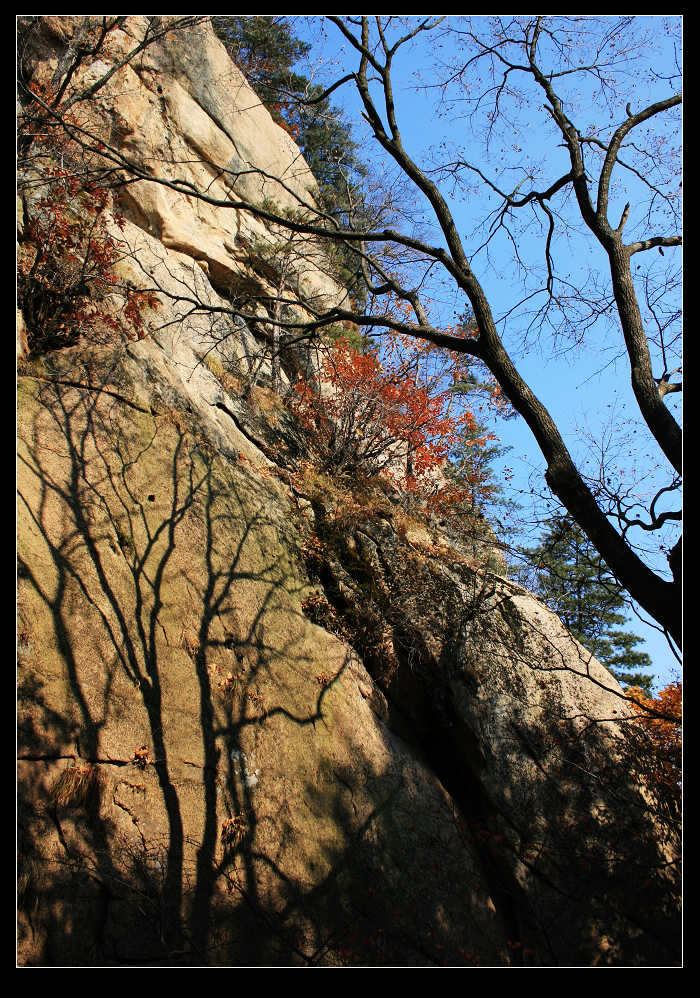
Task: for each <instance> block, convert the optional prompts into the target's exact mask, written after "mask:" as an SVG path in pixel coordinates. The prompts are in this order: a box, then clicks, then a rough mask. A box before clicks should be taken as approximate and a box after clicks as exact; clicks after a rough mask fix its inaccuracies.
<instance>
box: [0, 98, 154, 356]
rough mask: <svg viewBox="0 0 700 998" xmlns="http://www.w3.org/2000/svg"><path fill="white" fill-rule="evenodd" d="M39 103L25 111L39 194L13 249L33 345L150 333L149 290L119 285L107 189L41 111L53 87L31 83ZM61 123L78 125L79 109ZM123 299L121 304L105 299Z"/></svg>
mask: <svg viewBox="0 0 700 998" xmlns="http://www.w3.org/2000/svg"><path fill="white" fill-rule="evenodd" d="M36 93H37V97H38V98H39V100H38V101H35V102H33V103H32V104H31V105H30V108H33V109H34V113H35V114H36V117H31V118H30V119H29V120H30V121H32V122H33V123H34V124H33V127H34V128H35V130H36V131H35V134H34V136H33V142H34V146H33V149H34V150H35V152H36V153H37V154H38V153H40V155H37V157H36V158H37V162H39V161H40V160H41V159H44V160H48V162H49V164H51V165H46V166H44V168H43V169H42V171H41V183H42V188H43V190H44V191H45V193H44V195H43V196H42V197H40V198H38V199H36V200H33V201H32V202H31V208H30V212H29V218H28V221H27V224H26V228H25V232H24V236H23V239H22V243H21V245H20V248H19V252H18V303H19V305H20V306H21V308H22V312H23V315H24V318H25V321H26V324H27V328H28V330H29V334H30V347H31V348H32V349H51V348H54V347H60V346H68V345H71V344H72V343H75V342H77V340H78V339H80V338H88V339H93V340H102V341H104V340H107V339H110V338H112V337H113V336H115V335H117V334H122V335H124V336H125V337H127V338H129V339H143V337H144V336H146V335H147V333H148V329H147V328H146V325H145V322H144V319H143V315H142V312H143V310H144V309H146V308H148V309H156V308H158V307H159V306H160V301H159V299H158V298H157V297H156V295H155V294H154V293H153V292H152V291H139V290H136V289H134V288H131V287H129V286H124V285H123V283H120V282H119V279H118V277H117V274H116V266H117V264H118V262H119V260H120V259H121V258H122V257H123V255H124V247H123V246H122V245H121V244H120V242H119V241H118V239H117V238H116V236H115V235H114V234H113V231H110V225H111V224H114V225H116V227H118V228H119V229H123V227H124V220H123V218H122V217H121V215H120V214H119V212H118V211H117V210H116V208H115V207H114V205H113V196H112V194H111V192H110V191H109V190H108V189H107V188H106V187H105V186H104V185H102V184H101V183H100V181H99V179H97V178H98V177H99V172H100V171H98V170H96V169H95V164H94V163H92V162H91V160H90V157H89V156H88V155H87V154H86V152H85V150H84V149H82V148H81V147H80V146H79V144H78V143H77V142H73V141H71V140H70V139H69V138H68V133H67V132H66V130H65V129H64V128H63V127H62V126H61V124H60V123H59V120H58V115H59V112H60V110H61V108H60V104H59V105H58V107H56V108H55V109H54V113H55V115H56V116H55V117H52V116H50V115H48V114H43V113H42V112H43V107H42V105H47V106H48V105H51V104H53V100H52V93H51V90H50V88H46V87H44V88H39V87H37V88H36ZM63 120H64V122H65V124H66V125H69V126H70V125H75V126H78V125H80V121H79V120H78V117H77V113H75V112H73V111H69V112H66V113H65V114H63ZM113 293H116V294H117V295H118V296H119V298H121V303H120V304H119V305H118V307H115V305H114V304H112V305H111V306H109V305H108V304H107V301H106V299H107V296H108V295H110V294H113Z"/></svg>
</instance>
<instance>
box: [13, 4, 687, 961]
mask: <svg viewBox="0 0 700 998" xmlns="http://www.w3.org/2000/svg"><path fill="white" fill-rule="evenodd" d="M149 23H150V22H149V21H148V20H147V19H146V18H142V17H133V18H132V17H130V18H127V19H126V20H125V21H124V22H123V25H122V28H121V29H120V31H119V32H115V37H114V42H113V46H112V48H111V49H110V58H111V59H112V60H113V61H114V63H116V62H118V61H119V59H120V56H121V57H123V55H124V53H126V52H128V51H130V50H131V49H132V48H133V46H134V45H135V44H137V43H138V40H139V39H140V38H142V37H143V33H144V32H145V31H146V29H147V26H148V25H149ZM80 24H81V19H80V18H59V17H47V18H44V19H42V20H41V24H40V25H39V28H38V29H37V32H36V38H35V40H34V42H33V46H34V47H33V49H32V52H33V56H32V59H33V61H32V59H29V56H28V57H27V58H28V61H29V65H30V68H31V71H32V72H33V73H34V75H35V78H36V79H42V78H46V79H50V78H52V77H53V75H54V73H55V72H56V69H57V67H58V66H59V64H60V61H61V60H62V59H64V60H65V58H66V52H67V51H68V50H69V49H70V46H71V44H72V43H74V41H75V38H76V33H77V32H78V31H79V29H80ZM188 32H189V33H186V32H181V33H175V35H174V36H173V38H172V39H168V40H167V41H164V42H163V43H157V44H154V45H153V46H152V47H149V48H147V49H145V50H144V52H143V53H142V54H141V55H140V56H139V57H138V58H137V59H135V60H133V61H132V62H130V63H129V64H128V65H127V66H125V67H124V68H123V69H122V70H120V71H119V72H118V73H116V74H115V75H114V77H113V78H112V79H111V80H110V83H109V84H108V85H107V87H106V88H105V91H106V92H105V94H104V96H103V98H102V100H103V107H102V119H103V124H104V128H105V129H106V131H107V132H108V134H109V137H110V141H111V142H112V143H114V144H115V145H116V146H118V148H119V149H120V150H122V151H123V153H124V154H125V155H128V156H130V157H133V158H134V161H135V162H138V164H140V166H141V167H142V168H143V169H146V166H147V164H149V163H150V164H154V163H156V164H157V168H158V170H160V171H166V172H167V171H168V170H171V171H175V170H177V175H178V176H180V177H186V179H187V180H188V182H191V183H193V184H197V185H198V186H199V187H201V186H202V184H203V183H205V182H206V184H207V187H208V190H210V191H211V192H212V198H213V200H216V199H217V192H218V193H219V194H221V195H222V197H224V196H225V197H227V198H230V196H231V192H232V191H233V192H234V193H235V195H236V197H240V199H241V201H242V202H246V201H247V202H248V203H250V202H255V203H260V202H261V200H262V199H263V198H269V199H270V200H273V201H275V203H277V204H278V205H280V206H283V207H288V208H294V209H295V210H296V209H298V208H299V205H300V201H301V200H306V199H311V198H313V196H314V190H315V182H314V180H313V178H312V177H311V175H310V173H309V171H308V168H307V167H306V165H305V164H304V162H303V160H302V158H301V156H300V154H299V151H298V149H297V148H296V146H295V145H294V144H293V142H292V141H291V139H290V138H289V136H288V135H286V133H284V132H283V131H282V130H281V129H279V128H278V127H277V126H276V125H275V124H274V123H273V122H272V119H271V118H270V117H269V115H268V114H267V111H265V109H264V108H263V107H262V106H261V105H260V103H259V101H258V99H257V97H256V95H255V94H254V93H253V91H252V90H251V89H250V87H249V86H248V84H247V83H246V81H245V80H244V79H243V78H242V76H241V75H240V73H239V72H238V70H237V69H236V68H235V67H234V66H233V65H232V64H231V62H230V60H229V59H228V57H227V55H226V53H225V51H224V49H223V48H222V46H221V45H220V44H219V42H218V41H217V39H216V38H215V36H214V34H213V32H212V31H211V28H210V27H209V26H208V24H206V23H203V24H197V25H195V26H193V27H192V28H191V29H188ZM114 63H113V64H114ZM107 68H108V65H107V63H105V65H104V66H103V65H97V64H94V63H93V64H92V65H88V66H86V68H85V69H84V70H81V72H84V73H85V74H87V79H88V81H89V80H90V79H91V78H92V77H91V76H90V75H89V74H93V75H95V76H96V78H99V77H98V76H97V75H96V74H103V73H104V72H105V70H106V69H107ZM221 166H225V168H226V170H228V171H229V172H228V173H227V174H226V175H225V176H219V174H218V173H217V169H218V168H219V167H221ZM215 167H216V169H215ZM183 170H185V171H186V172H185V173H183V172H182V171H183ZM173 175H175V174H174V173H173ZM39 210H40V209H39V207H38V203H37V201H36V199H32V197H31V196H27V197H25V199H24V202H23V205H22V212H23V219H31V217H32V212H36V211H39ZM124 210H125V211H126V215H127V219H126V223H125V225H124V228H123V230H121V229H120V230H119V231H120V232H121V234H122V236H123V238H124V239H125V240H126V241H127V242H128V244H129V248H130V250H129V254H127V255H126V257H125V259H124V261H123V263H122V266H123V268H124V271H123V273H124V274H129V275H131V276H130V279H132V280H133V281H134V282H135V283H138V281H139V280H143V275H144V274H146V275H148V277H149V279H150V280H153V281H156V282H160V284H161V286H162V288H163V289H164V293H163V304H162V310H161V311H159V312H158V316H159V319H160V320H163V319H165V320H166V321H165V322H164V321H160V322H159V325H160V326H161V328H160V329H159V330H156V331H154V332H153V334H152V335H151V336H149V337H147V338H145V339H143V340H141V341H139V342H125V343H121V342H119V343H113V344H106V345H104V344H103V345H95V344H94V343H85V344H82V343H81V344H78V345H76V346H73V347H70V348H68V349H63V350H57V351H54V352H52V353H48V354H46V355H45V356H30V358H29V359H28V360H23V361H22V362H21V364H20V367H19V379H18V464H17V468H18V592H17V596H18V631H17V634H18V642H17V648H18V753H19V762H18V790H19V805H18V817H19V838H18V842H19V863H18V869H19V920H18V929H19V942H18V954H19V955H18V960H19V962H20V963H21V964H22V965H33V966H40V965H42V966H43V965H50V966H56V965H68V966H75V965H86V964H87V965H96V966H108V965H159V966H160V965H162V966H176V965H194V966H200V965H201V966H209V965H228V966H238V965H247V966H276V965H283V966H286V965H299V966H314V965H322V966H342V965H352V964H361V965H369V966H442V965H449V966H479V965H481V966H511V965H523V964H525V965H536V966H549V965H565V966H566V965H569V966H572V965H573V966H578V965H582V966H590V965H604V964H611V965H626V964H630V965H664V966H666V965H672V964H673V963H674V962H675V961H677V960H678V939H679V932H678V923H677V919H678V915H677V911H676V910H675V906H674V902H673V897H674V885H673V883H672V882H671V880H670V874H669V877H668V878H667V876H666V874H665V873H664V872H663V870H664V869H665V868H666V864H667V861H668V860H669V859H672V858H673V857H672V856H671V855H670V854H669V845H668V843H667V842H665V841H664V840H663V839H662V837H661V836H660V835H659V833H658V829H657V827H656V825H655V824H654V822H653V820H652V818H651V816H650V813H649V807H648V806H647V798H646V796H645V792H644V789H643V788H642V787H640V786H639V785H638V784H637V783H636V782H635V778H634V775H633V773H632V771H631V770H630V769H629V767H628V766H627V765H626V764H625V756H624V746H625V743H624V741H623V740H622V737H621V736H622V732H623V730H624V724H625V718H626V717H627V716H628V707H627V704H626V703H625V701H624V698H623V697H622V695H621V690H620V687H619V686H618V685H617V683H616V682H615V680H614V679H613V678H612V677H611V676H610V675H609V674H608V673H607V672H606V671H605V670H604V669H603V668H602V666H601V665H600V664H599V663H598V662H596V661H595V660H594V659H593V658H592V657H591V656H590V655H589V654H588V653H587V652H586V650H585V649H584V648H582V646H581V645H579V644H578V643H577V642H576V641H575V640H574V639H573V638H572V637H571V636H570V635H569V634H568V633H567V632H566V630H565V629H564V627H563V625H562V624H561V622H560V621H559V620H558V618H556V617H555V616H554V615H553V614H552V613H551V612H550V611H548V610H547V609H546V608H545V607H544V606H542V604H540V603H539V602H538V601H537V600H536V599H535V598H534V597H533V596H532V595H531V594H529V593H528V592H527V591H525V590H524V589H522V588H520V587H519V586H516V585H515V584H513V583H511V582H510V581H508V579H506V578H505V577H503V575H502V574H496V573H495V572H494V571H492V570H491V569H492V568H493V567H494V565H495V566H496V568H497V570H498V571H500V570H501V568H500V563H499V562H498V559H494V558H493V557H491V555H490V554H489V551H491V552H493V543H492V541H493V536H492V534H491V533H490V531H488V530H487V528H486V527H485V526H484V525H479V524H478V523H476V521H475V523H474V524H472V525H471V528H472V529H471V533H470V532H469V531H466V532H465V536H464V537H462V539H461V541H459V543H458V542H457V541H456V540H455V537H454V536H449V535H448V534H447V533H445V532H444V531H442V530H441V529H440V528H437V527H436V526H435V525H433V524H430V523H427V522H421V521H420V520H419V519H416V518H412V517H409V516H407V515H406V513H405V512H404V511H403V510H402V508H401V505H400V503H398V502H397V498H396V495H395V494H394V493H392V492H391V490H388V489H387V490H381V489H379V488H374V489H368V490H366V491H364V492H363V491H362V490H361V489H357V488H356V489H354V490H351V489H349V488H348V486H347V484H346V483H344V482H342V481H335V482H334V481H332V480H330V479H327V478H324V476H322V475H320V474H314V473H313V472H310V471H309V470H308V468H307V470H306V472H304V473H302V471H300V469H303V468H304V467H305V466H304V456H305V455H304V437H303V432H302V430H301V429H300V427H298V426H296V425H295V423H294V419H293V417H292V415H291V413H290V411H289V410H288V408H287V407H286V406H285V404H284V393H283V392H282V393H277V392H274V391H272V390H271V389H270V388H269V386H268V385H267V383H266V379H265V374H266V373H268V372H269V365H268V366H267V367H266V366H265V364H266V363H267V362H266V361H265V353H264V349H262V347H264V342H263V341H262V340H261V334H260V331H259V330H257V331H256V330H251V328H249V326H247V325H245V324H243V323H235V322H231V320H230V318H228V317H224V318H220V319H217V320H216V321H212V318H211V316H209V315H204V314H200V313H197V314H188V313H189V311H190V310H189V309H188V308H187V306H186V304H183V302H178V301H176V300H175V299H176V297H177V296H178V293H179V292H178V289H180V291H181V289H182V288H183V287H189V288H191V287H193V286H194V285H195V284H196V287H197V293H198V295H201V296H204V297H206V299H207V301H208V302H209V303H210V304H214V305H216V304H217V303H218V304H223V303H226V302H230V301H231V295H232V294H233V295H234V296H235V294H236V293H239V292H240V291H241V289H242V288H245V287H246V286H247V287H251V286H255V287H256V288H257V289H258V291H259V290H260V289H261V288H265V287H266V286H270V287H272V286H273V285H274V280H275V276H274V274H272V275H271V274H270V271H269V269H267V270H266V269H265V268H262V267H260V266H259V265H258V264H259V261H256V258H255V257H254V255H251V253H250V245H251V243H252V242H255V241H257V242H260V241H261V240H262V241H266V242H268V243H270V242H271V241H274V240H275V239H280V238H282V237H281V236H280V234H279V233H274V232H273V231H272V230H270V229H269V228H268V227H266V226H264V225H263V224H262V223H260V222H256V221H254V220H252V219H251V218H250V216H246V215H245V213H244V212H236V211H235V210H232V209H229V208H221V207H217V206H216V205H214V204H205V203H201V202H197V201H195V200H194V199H191V198H188V197H187V196H186V195H185V194H183V193H181V192H179V191H175V190H171V189H167V188H164V187H163V186H157V185H154V184H148V183H145V182H144V183H138V184H134V185H131V186H130V187H129V189H128V194H127V196H126V199H125V203H124ZM305 256H306V261H307V265H305V267H304V270H303V273H301V272H300V273H299V274H298V275H297V277H296V278H295V279H297V280H299V281H305V282H306V285H305V292H306V294H307V295H308V296H312V297H315V301H316V305H318V304H319V303H321V302H325V303H326V306H325V307H327V306H329V305H330V304H332V303H333V302H337V301H339V300H342V296H343V291H342V289H341V288H339V287H338V285H337V284H336V283H335V281H334V280H333V278H332V277H330V276H328V273H327V270H328V268H327V267H326V266H325V264H324V262H323V258H322V255H321V252H320V249H318V248H314V247H312V246H310V245H309V246H307V247H305ZM266 282H267V284H266ZM166 292H169V294H168V293H166ZM221 323H223V325H222V324H221ZM260 358H262V361H261V360H260ZM256 365H257V366H256ZM251 371H252V372H253V373H252V374H251ZM290 373H291V372H290ZM246 375H249V376H248V377H246ZM489 566H490V567H489ZM671 869H672V868H671ZM650 912H653V913H654V917H653V919H650Z"/></svg>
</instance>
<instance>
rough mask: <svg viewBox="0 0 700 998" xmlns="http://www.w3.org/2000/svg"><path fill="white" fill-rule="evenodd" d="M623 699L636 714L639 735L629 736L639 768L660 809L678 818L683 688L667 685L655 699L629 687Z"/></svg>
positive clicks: (677, 683)
mask: <svg viewBox="0 0 700 998" xmlns="http://www.w3.org/2000/svg"><path fill="white" fill-rule="evenodd" d="M627 695H628V696H629V697H631V698H632V703H633V705H634V709H635V710H636V711H637V713H638V714H639V721H638V724H637V727H638V728H639V729H641V731H636V732H634V731H633V732H632V733H631V738H632V741H633V743H634V744H635V747H636V749H637V753H636V754H637V762H638V765H639V768H640V770H641V771H642V773H643V775H644V777H645V780H646V782H647V785H648V786H649V788H650V789H651V790H652V791H653V792H654V793H655V795H656V797H657V799H658V800H659V802H660V803H661V804H663V806H664V809H665V810H666V811H667V812H671V815H672V816H673V817H679V816H680V807H681V777H682V720H683V713H682V702H683V684H682V683H680V682H676V683H671V684H670V685H669V686H666V687H665V688H664V689H663V690H661V692H660V693H659V694H658V696H656V697H652V696H650V695H649V694H648V693H647V692H646V691H645V690H642V689H639V688H638V687H630V688H629V689H628V690H627ZM640 734H641V735H642V737H640ZM641 752H643V753H644V755H643V758H640V753H641Z"/></svg>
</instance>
